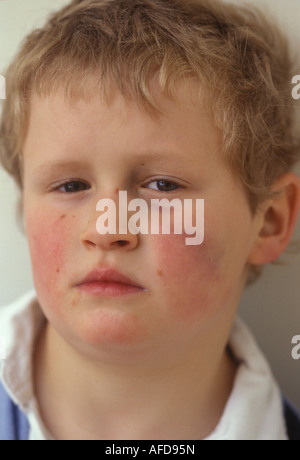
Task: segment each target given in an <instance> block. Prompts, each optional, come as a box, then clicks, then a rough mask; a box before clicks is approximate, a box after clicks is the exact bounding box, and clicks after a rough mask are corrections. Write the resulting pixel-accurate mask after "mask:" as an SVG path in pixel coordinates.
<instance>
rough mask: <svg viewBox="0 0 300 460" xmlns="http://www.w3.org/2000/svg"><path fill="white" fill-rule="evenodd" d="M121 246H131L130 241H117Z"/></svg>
mask: <svg viewBox="0 0 300 460" xmlns="http://www.w3.org/2000/svg"><path fill="white" fill-rule="evenodd" d="M117 243H118V245H119V246H127V245H128V244H129V241H126V240H119V241H117Z"/></svg>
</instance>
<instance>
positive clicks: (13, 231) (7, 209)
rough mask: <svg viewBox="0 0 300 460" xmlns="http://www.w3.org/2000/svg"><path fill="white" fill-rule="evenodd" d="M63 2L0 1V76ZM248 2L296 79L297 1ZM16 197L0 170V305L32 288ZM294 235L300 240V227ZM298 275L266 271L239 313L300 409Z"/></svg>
mask: <svg viewBox="0 0 300 460" xmlns="http://www.w3.org/2000/svg"><path fill="white" fill-rule="evenodd" d="M67 3H68V0H67V1H66V0H26V1H24V0H0V73H4V69H5V68H6V66H7V65H8V63H9V61H10V60H11V58H12V56H13V55H14V54H15V52H16V50H17V48H18V46H19V44H20V41H21V40H22V38H23V37H24V36H25V35H26V34H27V33H28V32H29V31H31V30H32V29H33V28H35V27H39V26H40V25H42V24H43V22H44V20H45V18H46V16H47V14H48V13H49V12H50V11H52V10H55V9H57V8H59V7H60V6H63V5H65V4H67ZM237 3H243V1H241V0H239V1H237ZM248 3H249V4H257V5H259V6H261V7H263V8H265V9H267V10H266V14H267V15H268V16H269V15H274V16H275V17H277V18H278V21H279V23H280V24H281V25H282V27H283V29H284V30H285V31H286V33H287V34H288V36H289V38H290V41H291V45H292V49H293V50H294V53H295V56H297V59H298V63H299V65H298V72H297V73H298V74H300V0H249V1H248ZM291 77H292V76H291ZM0 108H1V101H0ZM299 112H300V100H299ZM17 197H18V194H17V191H16V188H15V186H14V184H13V182H12V181H11V179H10V178H9V177H8V176H7V175H6V174H5V173H4V172H3V171H2V170H0V222H1V225H0V305H3V304H6V303H8V302H11V301H13V300H14V299H16V298H17V297H18V296H19V295H20V294H22V293H24V292H25V291H26V290H28V289H29V288H31V287H32V277H31V268H30V262H29V255H28V250H27V246H26V239H25V237H24V235H23V234H22V230H21V228H22V223H21V222H19V223H18V222H17V217H16V216H17V212H16V203H17ZM295 236H296V237H297V238H299V239H300V224H298V228H297V232H296V235H295ZM41 237H42V235H41ZM299 275H300V256H296V258H295V260H294V263H293V264H291V265H290V266H288V267H274V266H269V267H267V269H266V271H265V273H264V275H263V277H262V278H261V279H260V280H259V282H258V283H257V284H256V285H254V286H253V287H251V288H249V289H247V290H246V292H245V294H244V297H243V299H242V304H241V314H242V316H243V317H244V318H246V319H247V322H248V324H249V325H250V326H251V329H252V331H253V332H254V334H255V335H256V337H257V340H258V342H259V344H260V346H261V347H262V349H263V350H264V352H265V354H266V355H267V357H268V359H269V361H270V363H271V365H272V368H273V371H274V373H275V375H276V377H277V379H278V381H279V383H280V385H281V387H282V389H283V390H284V391H285V393H286V394H287V395H288V396H289V397H290V398H291V399H292V400H293V401H294V402H295V403H296V404H297V405H298V406H299V407H300V360H299V361H294V360H293V359H292V357H291V350H292V345H291V340H292V337H293V336H294V335H299V334H300V308H299V307H300V276H299Z"/></svg>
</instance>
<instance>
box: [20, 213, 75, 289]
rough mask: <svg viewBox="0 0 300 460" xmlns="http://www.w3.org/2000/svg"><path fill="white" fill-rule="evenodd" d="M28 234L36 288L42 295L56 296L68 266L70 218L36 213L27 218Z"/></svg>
mask: <svg viewBox="0 0 300 460" xmlns="http://www.w3.org/2000/svg"><path fill="white" fill-rule="evenodd" d="M26 233H27V238H28V244H29V250H30V256H31V262H32V270H33V276H34V281H35V286H36V289H37V291H38V293H39V294H45V293H47V292H49V291H51V295H53V293H54V292H56V291H57V290H58V288H59V286H60V282H61V279H62V274H63V272H64V267H65V264H66V250H67V247H68V237H70V235H69V226H68V218H67V216H66V215H61V216H59V218H57V216H52V215H49V214H44V213H42V212H37V213H36V212H35V213H33V214H30V215H28V216H26Z"/></svg>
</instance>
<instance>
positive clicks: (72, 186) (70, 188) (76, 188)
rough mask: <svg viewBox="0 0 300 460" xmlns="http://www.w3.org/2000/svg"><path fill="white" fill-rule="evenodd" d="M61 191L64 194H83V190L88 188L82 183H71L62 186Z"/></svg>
mask: <svg viewBox="0 0 300 460" xmlns="http://www.w3.org/2000/svg"><path fill="white" fill-rule="evenodd" d="M61 189H63V191H64V192H66V193H78V192H83V191H84V190H88V189H89V186H88V185H87V184H85V183H84V182H79V181H72V182H68V183H67V184H64V185H63V186H62V187H61Z"/></svg>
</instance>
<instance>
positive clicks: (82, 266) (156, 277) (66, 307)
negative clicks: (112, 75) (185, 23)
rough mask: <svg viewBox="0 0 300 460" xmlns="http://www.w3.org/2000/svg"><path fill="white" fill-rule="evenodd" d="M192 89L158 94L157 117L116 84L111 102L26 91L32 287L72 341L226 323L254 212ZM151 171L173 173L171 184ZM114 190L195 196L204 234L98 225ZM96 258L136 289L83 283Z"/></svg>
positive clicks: (166, 335)
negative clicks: (101, 288)
mask: <svg viewBox="0 0 300 460" xmlns="http://www.w3.org/2000/svg"><path fill="white" fill-rule="evenodd" d="M189 94H190V95H189ZM192 96H193V94H192V92H191V93H189V92H188V91H187V90H185V91H184V90H183V89H182V90H181V91H179V92H178V98H177V100H176V101H175V102H172V101H170V100H169V99H166V98H164V97H161V100H160V106H161V108H162V109H163V110H164V115H160V116H159V117H158V118H157V119H155V118H153V117H151V116H150V115H149V114H148V113H147V112H145V111H143V110H142V109H140V108H139V107H138V106H137V105H135V104H133V103H129V102H128V101H126V100H124V99H123V97H122V96H121V95H120V94H119V93H118V92H117V91H116V92H115V94H114V97H113V98H112V100H111V102H110V104H109V105H107V104H106V103H105V102H104V101H103V100H102V99H100V98H96V97H95V98H94V99H92V100H89V101H86V100H80V101H79V102H78V103H76V104H75V103H74V105H72V106H70V105H68V104H67V103H66V102H65V101H64V97H63V94H62V93H60V92H58V93H57V94H56V95H55V96H51V97H49V98H44V99H41V98H38V97H37V96H34V97H33V99H32V109H31V118H30V124H29V129H28V134H27V137H26V141H25V145H24V213H25V224H26V232H27V236H28V240H29V247H30V253H31V257H32V265H33V273H34V280H35V286H36V290H37V294H38V298H39V301H40V303H41V306H42V308H43V310H44V312H45V314H46V316H47V317H48V319H49V321H50V323H51V324H52V326H53V327H54V328H55V329H56V330H57V331H58V332H59V333H60V335H62V336H63V337H64V338H65V339H66V340H67V341H69V342H70V343H71V344H72V345H73V346H75V347H77V348H79V349H81V350H85V351H87V350H88V351H91V350H93V351H95V350H97V351H99V353H100V351H101V350H102V351H103V350H105V351H107V350H110V351H111V350H117V351H118V352H119V351H120V349H122V350H127V351H129V350H131V351H132V350H135V351H136V350H150V349H152V350H156V349H157V350H159V353H163V350H168V349H170V350H172V349H174V346H176V347H177V350H179V347H180V346H182V347H185V348H186V347H187V346H189V347H190V346H193V347H194V346H195V344H197V342H200V341H201V340H202V337H204V336H205V335H206V336H207V335H208V334H209V333H210V331H212V330H213V331H214V333H215V332H216V331H218V328H219V329H220V330H222V328H223V330H227V329H228V328H229V327H230V323H231V321H232V317H233V315H234V313H235V311H236V308H237V305H238V302H239V299H240V295H241V291H242V288H243V284H244V282H245V279H246V274H247V270H246V268H247V259H248V257H249V254H250V252H251V248H252V247H253V244H254V241H255V238H256V233H257V226H258V220H257V218H256V217H252V215H251V212H250V209H249V206H248V203H247V199H246V196H245V194H244V192H243V190H242V187H241V186H240V185H239V184H238V183H237V182H236V180H235V179H234V178H233V176H232V175H231V174H230V172H229V171H228V169H227V168H226V166H225V162H224V161H223V159H222V153H221V133H220V132H219V131H218V129H217V128H216V126H215V125H214V123H213V121H212V119H211V118H210V116H209V115H208V114H207V113H205V111H203V110H202V109H201V107H200V106H199V105H197V104H194V103H193V102H192ZM159 180H161V181H162V180H166V181H168V182H171V183H172V184H174V185H173V186H172V187H170V188H171V191H168V190H169V189H168V188H167V189H164V188H163V187H162V185H166V184H164V183H162V182H160V183H157V182H156V181H159ZM66 182H69V185H68V186H67V187H66V186H64V185H65V183H66ZM175 184H176V185H175ZM169 185H170V184H169ZM176 186H177V187H176ZM76 187H77V188H76ZM158 187H159V188H158ZM119 191H127V192H128V199H129V200H131V199H133V198H142V199H144V200H146V201H147V203H149V204H150V200H151V199H152V198H167V199H170V200H172V199H173V198H179V199H180V200H184V199H187V198H193V199H197V198H199V199H200V198H203V199H204V200H205V240H204V243H203V244H202V245H200V246H187V245H186V244H185V238H186V235H174V234H171V235H151V234H148V235H131V234H128V235H125V236H124V235H121V236H120V235H105V236H101V235H99V234H98V233H97V231H96V221H97V218H98V217H99V215H100V213H99V212H97V211H96V203H97V202H98V200H100V199H101V198H111V199H113V200H115V201H116V203H118V196H119V194H118V192H119ZM119 240H122V241H123V243H122V244H119V243H118V241H119ZM124 241H125V242H124ZM98 267H100V268H102V267H110V268H111V267H113V268H115V269H117V270H118V271H119V272H121V273H122V274H124V275H126V276H127V277H129V278H131V279H132V280H133V281H134V282H135V284H136V285H138V286H139V287H140V289H133V290H131V291H128V290H126V289H125V290H124V292H122V290H120V291H117V292H115V291H112V292H109V290H108V291H106V293H102V294H100V293H99V292H92V291H91V290H88V289H83V288H82V285H81V286H80V284H81V282H82V280H83V279H84V278H85V277H86V276H87V275H88V274H89V273H90V272H91V271H92V270H93V269H95V268H98Z"/></svg>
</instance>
